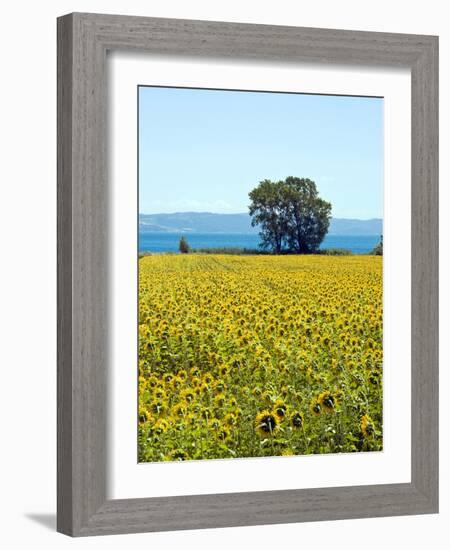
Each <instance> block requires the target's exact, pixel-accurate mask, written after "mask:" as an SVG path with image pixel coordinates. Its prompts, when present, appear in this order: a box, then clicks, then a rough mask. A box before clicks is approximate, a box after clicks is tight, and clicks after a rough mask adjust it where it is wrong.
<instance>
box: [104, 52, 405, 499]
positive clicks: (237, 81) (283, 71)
mask: <svg viewBox="0 0 450 550" xmlns="http://www.w3.org/2000/svg"><path fill="white" fill-rule="evenodd" d="M108 63H109V65H108V75H109V83H108V89H109V103H108V105H109V114H108V119H109V124H110V128H113V129H114V131H111V132H110V138H109V140H108V143H109V149H108V151H109V153H108V155H109V166H108V174H109V178H110V187H111V211H112V213H113V215H112V222H111V224H110V229H109V231H110V233H111V234H112V239H111V245H110V253H111V256H112V261H111V264H110V268H109V270H110V273H111V275H112V285H111V291H110V296H109V303H110V305H111V313H112V321H111V349H110V351H109V353H108V355H109V357H111V363H112V364H111V365H110V371H109V373H108V381H109V383H110V384H109V399H108V418H109V436H110V437H109V440H110V441H109V448H108V456H109V457H111V466H110V468H109V484H108V485H109V496H110V498H139V497H152V496H169V495H170V496H173V495H188V494H207V493H231V492H237V491H271V490H279V489H301V488H306V487H308V488H309V487H332V486H334V487H338V486H346V485H363V484H366V485H369V484H372V483H373V484H380V483H405V482H406V483H408V482H409V481H410V480H411V466H410V465H411V438H410V402H409V401H408V403H407V404H405V403H404V402H403V400H399V399H398V395H401V394H402V393H404V392H409V391H410V390H409V388H410V379H411V377H410V372H411V363H410V356H409V353H408V352H405V350H408V351H409V350H410V348H411V324H410V315H411V311H410V310H411V284H410V272H411V268H410V265H411V251H410V249H409V247H407V246H405V242H408V241H409V240H410V229H411V228H410V226H411V216H410V209H411V207H410V195H411V175H410V167H411V152H410V149H411V148H410V142H411V101H410V97H411V93H410V91H411V75H410V71H409V70H405V69H402V70H398V69H397V70H391V69H386V68H384V69H383V68H378V69H377V70H376V71H375V70H373V69H372V70H371V69H369V68H364V67H348V66H347V67H344V66H341V67H329V66H324V65H311V64H303V65H301V64H296V65H292V64H286V65H285V66H280V64H261V63H258V64H255V63H254V62H251V61H249V62H240V63H239V65H238V66H237V65H236V63H233V62H232V61H229V60H214V61H213V60H210V59H209V60H207V61H205V60H180V59H173V58H172V59H168V58H167V57H159V56H158V57H157V56H142V55H140V56H136V55H133V54H130V53H122V52H119V53H115V54H112V55H111V56H110V59H109V61H108ZM139 83H140V84H147V85H149V84H160V85H164V84H168V83H169V84H172V85H177V86H189V85H191V86H192V85H194V86H204V87H206V88H224V87H229V88H232V89H233V88H234V89H237V88H239V89H254V90H256V89H260V90H277V91H286V90H287V91H299V90H301V91H303V92H315V93H335V94H339V93H344V92H345V93H347V94H352V95H369V94H372V95H376V96H384V100H383V114H384V128H385V135H386V139H385V142H384V149H385V155H384V202H385V208H384V213H383V235H384V251H383V253H384V256H383V268H384V273H383V275H384V289H383V298H384V308H383V312H384V342H383V344H384V346H383V386H384V387H383V398H384V399H383V414H384V418H385V421H384V423H383V452H377V453H363V454H355V453H348V454H340V455H325V456H320V457H318V456H292V457H284V458H280V457H275V458H264V459H263V460H261V459H250V458H247V459H241V460H239V459H234V460H224V461H222V460H220V461H219V460H207V461H199V460H196V461H189V462H185V463H182V464H180V463H177V462H164V463H157V464H137V463H136V424H135V418H136V410H137V402H136V398H137V387H136V385H137V377H136V372H135V370H134V369H130V368H129V365H134V364H135V362H136V355H137V342H136V326H137V322H138V321H137V312H136V296H137V293H138V289H137V266H136V261H135V254H136V248H137V235H136V215H137V212H136V204H137V186H133V185H131V186H130V181H136V179H137V163H136V158H137V139H136V136H137V126H136V124H137V120H136V112H137V94H136V86H137V84H139ZM398 227H401V228H402V231H398V230H397V228H398ZM394 335H395V336H394ZM386 419H387V420H386ZM268 470H273V471H276V472H277V475H273V476H267V475H265V473H266V472H267V471H268Z"/></svg>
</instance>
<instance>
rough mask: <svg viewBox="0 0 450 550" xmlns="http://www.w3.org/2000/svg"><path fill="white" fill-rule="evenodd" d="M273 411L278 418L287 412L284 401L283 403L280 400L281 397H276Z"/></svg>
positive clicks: (280, 418)
mask: <svg viewBox="0 0 450 550" xmlns="http://www.w3.org/2000/svg"><path fill="white" fill-rule="evenodd" d="M273 412H274V413H275V414H276V415H277V417H278V419H279V420H283V418H284V417H285V416H286V412H287V405H286V403H284V401H282V400H281V399H277V400H276V401H275V404H274V406H273Z"/></svg>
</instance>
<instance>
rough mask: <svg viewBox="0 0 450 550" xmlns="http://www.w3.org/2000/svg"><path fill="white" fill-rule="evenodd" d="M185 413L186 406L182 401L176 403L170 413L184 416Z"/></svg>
mask: <svg viewBox="0 0 450 550" xmlns="http://www.w3.org/2000/svg"><path fill="white" fill-rule="evenodd" d="M186 413H187V407H186V403H184V402H181V403H177V404H176V405H175V407H174V408H173V409H172V414H173V415H174V416H178V417H183V416H186Z"/></svg>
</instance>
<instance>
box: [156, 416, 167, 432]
mask: <svg viewBox="0 0 450 550" xmlns="http://www.w3.org/2000/svg"><path fill="white" fill-rule="evenodd" d="M168 428H169V423H168V422H167V420H164V419H163V418H160V419H159V420H158V421H157V422H156V424H155V432H156V433H157V434H158V435H161V434H163V433H164V432H166V431H167V430H168Z"/></svg>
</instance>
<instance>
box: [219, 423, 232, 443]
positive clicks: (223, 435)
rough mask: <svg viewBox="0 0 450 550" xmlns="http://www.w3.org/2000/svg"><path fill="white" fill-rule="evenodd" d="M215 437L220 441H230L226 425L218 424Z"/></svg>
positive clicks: (229, 433)
mask: <svg viewBox="0 0 450 550" xmlns="http://www.w3.org/2000/svg"><path fill="white" fill-rule="evenodd" d="M216 437H217V439H219V440H220V441H230V439H231V432H230V429H229V428H228V427H227V426H220V427H219V429H218V430H217V431H216Z"/></svg>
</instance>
